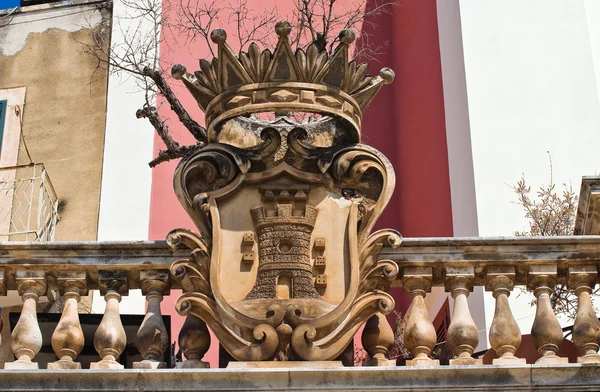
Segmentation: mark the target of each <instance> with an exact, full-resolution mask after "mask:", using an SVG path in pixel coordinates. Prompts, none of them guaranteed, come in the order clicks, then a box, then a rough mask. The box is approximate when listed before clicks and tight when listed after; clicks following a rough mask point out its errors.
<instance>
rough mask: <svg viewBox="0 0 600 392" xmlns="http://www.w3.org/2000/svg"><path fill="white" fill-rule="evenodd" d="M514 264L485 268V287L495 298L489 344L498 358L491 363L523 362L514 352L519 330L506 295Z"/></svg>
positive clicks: (518, 341) (519, 334)
mask: <svg viewBox="0 0 600 392" xmlns="http://www.w3.org/2000/svg"><path fill="white" fill-rule="evenodd" d="M514 278H515V267H514V266H491V267H488V268H487V269H486V275H485V289H486V290H487V291H491V292H492V295H493V296H494V298H495V299H496V309H495V312H494V319H493V321H492V325H491V326H490V335H489V338H490V344H491V346H492V348H493V349H494V351H496V354H498V358H496V359H494V360H493V364H495V365H502V364H524V363H526V360H525V358H517V357H516V356H515V353H516V352H517V349H518V348H519V346H520V345H521V330H520V329H519V325H518V324H517V322H516V321H515V318H514V316H513V314H512V312H511V310H510V305H509V303H508V296H509V295H510V292H511V290H512V289H513V284H514V283H513V282H514Z"/></svg>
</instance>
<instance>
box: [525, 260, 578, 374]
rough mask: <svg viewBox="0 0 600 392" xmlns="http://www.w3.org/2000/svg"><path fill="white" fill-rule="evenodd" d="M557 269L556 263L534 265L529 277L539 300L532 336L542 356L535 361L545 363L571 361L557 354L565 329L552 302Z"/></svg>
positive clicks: (529, 284)
mask: <svg viewBox="0 0 600 392" xmlns="http://www.w3.org/2000/svg"><path fill="white" fill-rule="evenodd" d="M556 271H557V269H556V265H552V264H548V265H532V266H531V267H530V268H529V272H528V279H527V281H528V288H529V290H532V291H533V295H534V296H535V298H536V300H537V308H536V311H535V319H534V321H533V326H532V327H531V336H532V337H533V344H534V345H535V347H536V348H537V350H538V352H539V353H540V355H541V356H540V358H539V359H538V360H537V361H536V362H535V363H538V364H544V365H545V364H557V363H569V358H561V357H559V356H558V355H557V353H558V348H559V346H560V344H561V343H562V341H563V331H562V328H561V326H560V323H559V322H558V319H557V318H556V315H555V314H554V311H553V310H552V304H551V303H550V294H551V293H552V290H553V289H554V286H556Z"/></svg>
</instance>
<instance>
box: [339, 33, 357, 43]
mask: <svg viewBox="0 0 600 392" xmlns="http://www.w3.org/2000/svg"><path fill="white" fill-rule="evenodd" d="M339 38H340V41H342V43H343V44H346V45H350V44H351V43H352V42H354V40H355V39H356V35H355V34H354V31H352V30H350V29H344V30H342V31H340V34H339Z"/></svg>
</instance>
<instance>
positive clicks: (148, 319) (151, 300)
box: [133, 270, 169, 369]
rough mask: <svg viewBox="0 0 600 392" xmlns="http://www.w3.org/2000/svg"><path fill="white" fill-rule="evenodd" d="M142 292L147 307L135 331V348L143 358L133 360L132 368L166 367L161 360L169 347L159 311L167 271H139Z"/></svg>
mask: <svg viewBox="0 0 600 392" xmlns="http://www.w3.org/2000/svg"><path fill="white" fill-rule="evenodd" d="M140 281H141V286H142V294H143V295H145V296H146V301H148V307H147V308H146V316H145V317H144V321H142V325H140V328H139V329H138V332H137V348H138V350H140V353H141V354H142V358H144V360H143V361H141V362H134V363H133V368H134V369H160V368H165V367H167V364H166V363H165V362H163V361H162V359H163V358H164V354H165V351H166V350H167V349H168V348H169V335H168V333H167V328H166V327H165V323H164V322H163V318H162V314H161V313H160V303H161V302H162V300H163V295H168V294H169V286H168V283H169V274H168V271H152V270H151V271H141V272H140Z"/></svg>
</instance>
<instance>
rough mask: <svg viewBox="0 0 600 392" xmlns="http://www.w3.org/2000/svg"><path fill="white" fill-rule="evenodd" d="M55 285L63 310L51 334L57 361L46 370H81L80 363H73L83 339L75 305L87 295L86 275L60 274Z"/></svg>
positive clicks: (81, 348) (80, 348) (81, 346)
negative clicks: (62, 300) (60, 296)
mask: <svg viewBox="0 0 600 392" xmlns="http://www.w3.org/2000/svg"><path fill="white" fill-rule="evenodd" d="M57 283H58V289H59V292H60V294H61V295H62V296H63V299H64V309H63V312H62V316H61V317H60V321H59V322H58V325H57V326H56V329H55V330H54V333H53V334H52V349H53V350H54V352H55V353H56V356H57V357H58V361H55V362H53V363H49V364H48V369H81V363H79V362H75V359H76V358H77V356H78V355H79V354H80V353H81V350H83V345H84V342H85V339H84V337H83V330H82V329H81V324H80V322H79V313H78V311H77V305H78V304H79V300H80V299H81V295H87V284H86V274H85V272H76V273H61V274H59V275H58V277H57Z"/></svg>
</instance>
